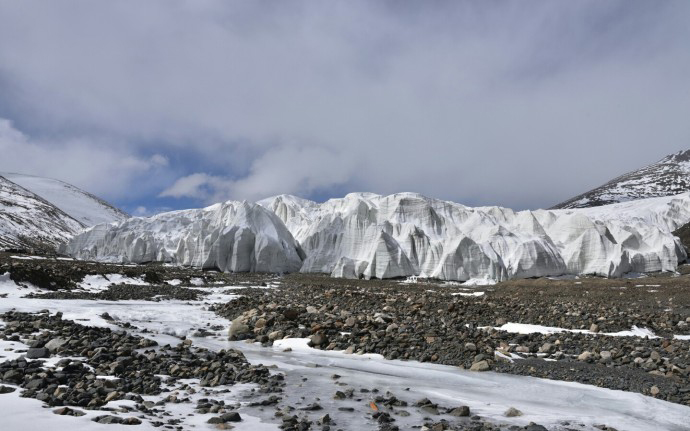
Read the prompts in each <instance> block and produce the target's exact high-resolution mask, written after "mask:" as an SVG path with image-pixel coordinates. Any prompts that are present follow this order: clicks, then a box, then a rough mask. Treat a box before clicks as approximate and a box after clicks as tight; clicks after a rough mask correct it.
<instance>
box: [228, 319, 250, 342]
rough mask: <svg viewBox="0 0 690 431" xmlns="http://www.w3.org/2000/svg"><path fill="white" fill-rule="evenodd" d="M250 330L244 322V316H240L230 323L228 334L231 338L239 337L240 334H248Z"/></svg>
mask: <svg viewBox="0 0 690 431" xmlns="http://www.w3.org/2000/svg"><path fill="white" fill-rule="evenodd" d="M248 332H249V326H247V325H246V324H244V323H243V322H242V318H241V317H238V318H236V319H235V320H233V321H232V323H231V324H230V329H229V330H228V336H229V337H230V339H231V340H234V339H235V338H237V336H238V335H241V334H246V333H248Z"/></svg>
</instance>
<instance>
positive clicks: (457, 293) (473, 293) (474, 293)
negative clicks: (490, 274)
mask: <svg viewBox="0 0 690 431" xmlns="http://www.w3.org/2000/svg"><path fill="white" fill-rule="evenodd" d="M451 295H453V296H484V292H455V293H451Z"/></svg>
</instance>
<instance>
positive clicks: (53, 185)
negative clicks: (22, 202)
mask: <svg viewBox="0 0 690 431" xmlns="http://www.w3.org/2000/svg"><path fill="white" fill-rule="evenodd" d="M0 176H3V177H5V178H6V179H8V180H10V181H12V182H13V183H15V184H18V185H20V186H22V187H23V188H25V189H27V190H29V191H31V192H33V193H34V194H36V195H38V196H40V197H42V198H43V199H44V200H46V201H48V202H50V203H51V204H53V205H55V206H56V207H58V208H60V209H61V210H62V211H64V212H65V213H67V214H69V215H70V216H71V217H72V218H74V219H76V220H77V221H79V222H80V223H81V224H82V225H84V226H85V227H86V226H95V225H97V224H100V223H110V222H113V221H120V220H124V219H126V218H128V217H129V215H128V214H127V213H125V212H123V211H121V210H119V209H117V208H115V207H114V206H112V205H110V204H109V203H107V202H106V201H104V200H102V199H99V198H98V197H96V196H94V195H92V194H91V193H88V192H85V191H83V190H81V189H78V188H77V187H75V186H73V185H70V184H67V183H65V182H63V181H59V180H54V179H52V178H43V177H36V176H32V175H23V174H14V173H0Z"/></svg>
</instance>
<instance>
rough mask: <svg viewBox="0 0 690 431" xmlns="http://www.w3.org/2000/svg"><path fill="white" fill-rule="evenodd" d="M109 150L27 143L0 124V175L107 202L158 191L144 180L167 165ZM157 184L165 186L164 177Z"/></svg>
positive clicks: (74, 143) (75, 142) (82, 143)
mask: <svg viewBox="0 0 690 431" xmlns="http://www.w3.org/2000/svg"><path fill="white" fill-rule="evenodd" d="M110 144H111V143H110V142H94V141H91V140H84V139H79V138H71V139H67V140H64V141H55V140H51V141H46V140H33V139H31V138H30V137H29V136H27V135H26V134H24V133H22V132H21V131H19V130H17V129H16V128H15V127H14V126H13V125H12V122H11V121H9V120H7V119H3V118H0V154H2V157H0V172H20V173H25V174H31V175H39V176H45V177H52V178H57V179H60V180H63V181H66V182H68V183H71V184H74V185H76V186H78V187H81V188H83V189H85V190H87V191H89V192H92V193H95V194H97V195H99V196H103V197H106V198H109V199H117V198H123V197H125V196H136V195H140V194H142V193H147V192H149V193H150V191H151V187H154V189H155V188H156V187H160V185H156V183H155V181H153V182H151V180H150V178H155V177H156V175H155V174H157V173H161V171H160V168H161V167H165V166H166V163H165V160H167V159H165V158H164V157H162V156H160V155H157V154H156V155H153V156H151V157H141V156H137V155H135V154H131V153H128V152H126V150H125V149H123V148H122V147H118V146H117V145H110ZM161 179H162V180H163V181H167V175H163V176H162V178H161Z"/></svg>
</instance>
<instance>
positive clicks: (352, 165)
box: [0, 0, 690, 208]
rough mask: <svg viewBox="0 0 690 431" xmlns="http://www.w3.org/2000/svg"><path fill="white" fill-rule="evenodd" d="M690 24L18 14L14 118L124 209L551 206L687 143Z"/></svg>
mask: <svg viewBox="0 0 690 431" xmlns="http://www.w3.org/2000/svg"><path fill="white" fill-rule="evenodd" d="M689 19H690V3H688V2H686V1H665V2H661V3H659V2H654V3H651V2H647V1H634V0H624V1H615V0H612V1H607V2H601V1H596V0H593V1H578V2H539V3H535V4H532V5H530V7H524V3H523V2H521V1H506V2H469V1H468V2H465V1H448V2H444V1H441V2H434V3H433V4H429V3H424V2H370V1H348V2H337V1H336V2H328V3H318V2H306V1H305V2H300V1H295V2H225V1H215V0H204V1H176V2H170V1H149V2H145V3H142V2H136V1H122V2H81V1H71V0H65V1H63V2H60V3H59V4H57V3H55V2H50V1H33V0H24V1H21V2H10V1H8V2H0V93H1V94H3V97H2V99H0V117H4V118H8V119H12V120H13V121H14V124H15V128H16V129H19V130H22V131H25V132H26V133H27V134H28V135H30V136H31V138H30V141H31V142H32V143H33V145H32V146H29V147H30V148H34V147H35V146H40V147H41V148H42V150H41V153H42V154H52V155H53V157H54V158H56V159H57V160H61V161H62V160H63V159H65V160H66V159H67V157H73V158H74V160H75V162H74V163H72V165H77V164H78V163H77V162H76V160H80V161H84V160H91V159H92V158H93V159H94V160H95V163H94V166H93V168H92V167H87V168H85V169H84V170H83V172H81V173H79V174H78V173H76V172H73V171H78V168H77V167H76V166H71V167H70V168H69V169H67V168H65V169H57V168H55V167H53V168H51V169H52V170H53V171H55V172H56V173H57V174H60V175H62V174H63V172H64V174H65V175H68V177H67V178H75V179H76V180H78V181H81V184H89V183H91V182H94V184H95V185H96V188H97V189H98V190H102V191H104V192H105V193H109V196H114V197H117V199H124V198H123V196H125V195H126V188H127V187H129V186H131V185H132V184H137V185H139V186H140V187H136V188H135V190H132V193H137V194H139V195H142V196H144V195H146V196H149V200H151V201H155V200H156V196H163V197H162V198H158V199H174V198H173V197H175V196H180V198H181V199H182V198H190V197H192V198H195V199H198V200H199V201H200V202H209V201H211V200H214V199H255V198H257V197H263V196H267V195H271V194H277V193H298V194H302V195H303V196H305V197H311V196H316V195H318V196H324V195H328V194H329V193H340V192H343V191H359V190H366V191H373V192H379V193H392V192H396V191H419V192H422V193H425V194H428V195H431V196H436V197H441V198H447V199H453V200H456V201H460V202H464V203H468V204H502V205H507V206H513V207H518V208H525V207H538V206H549V205H552V204H554V203H556V202H558V201H560V200H563V199H565V198H567V197H570V196H572V195H574V194H577V193H580V192H582V191H584V190H587V189H589V188H591V187H593V186H596V185H598V184H600V183H602V182H604V181H606V180H608V179H610V178H611V177H613V176H615V175H617V174H620V173H622V172H625V171H627V170H630V169H633V168H636V167H638V166H641V165H644V164H647V163H650V162H652V161H654V160H655V159H659V158H661V157H662V156H663V155H665V154H667V153H671V152H674V151H677V150H679V149H683V148H687V147H688V143H689V142H690V129H688V128H687V120H686V118H685V117H686V113H687V112H690V97H689V94H688V88H690V51H689V50H688V49H687V41H688V40H690V27H688V26H687V22H688V20H689ZM27 29H29V30H27ZM55 142H57V143H58V144H54V143H55ZM51 148H59V150H53V149H51ZM17 151H19V153H20V154H21V153H22V152H24V149H23V148H22V149H19V150H17ZM101 153H103V154H105V155H104V156H101V155H100V154H101ZM31 154H33V153H32V152H31V151H29V150H27V151H26V156H25V155H22V156H21V157H17V158H16V160H15V163H16V166H17V168H16V169H18V170H26V169H37V166H35V165H34V162H33V161H32V160H31V157H30V155H31ZM154 154H158V155H160V157H161V158H160V159H157V160H153V159H152V157H155V156H154ZM108 157H113V160H117V161H118V164H119V165H121V166H124V169H122V170H117V169H113V168H112V167H110V166H109V165H107V163H105V161H107V160H108ZM101 160H103V162H100V161H101ZM99 163H100V164H99ZM70 164H71V163H69V161H68V162H67V165H70ZM41 167H42V166H41ZM101 169H105V173H107V175H108V176H110V175H112V176H113V177H112V184H109V181H106V180H104V179H103V178H104V177H105V176H104V175H102V174H101V172H100V170H101ZM109 169H110V170H109ZM51 172H52V171H51ZM111 172H112V173H111ZM126 175H131V176H132V178H135V180H134V181H130V180H127V179H124V176H126ZM121 177H122V179H121ZM166 204H167V202H166ZM145 206H147V207H154V206H156V203H155V202H148V203H146V204H145Z"/></svg>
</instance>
